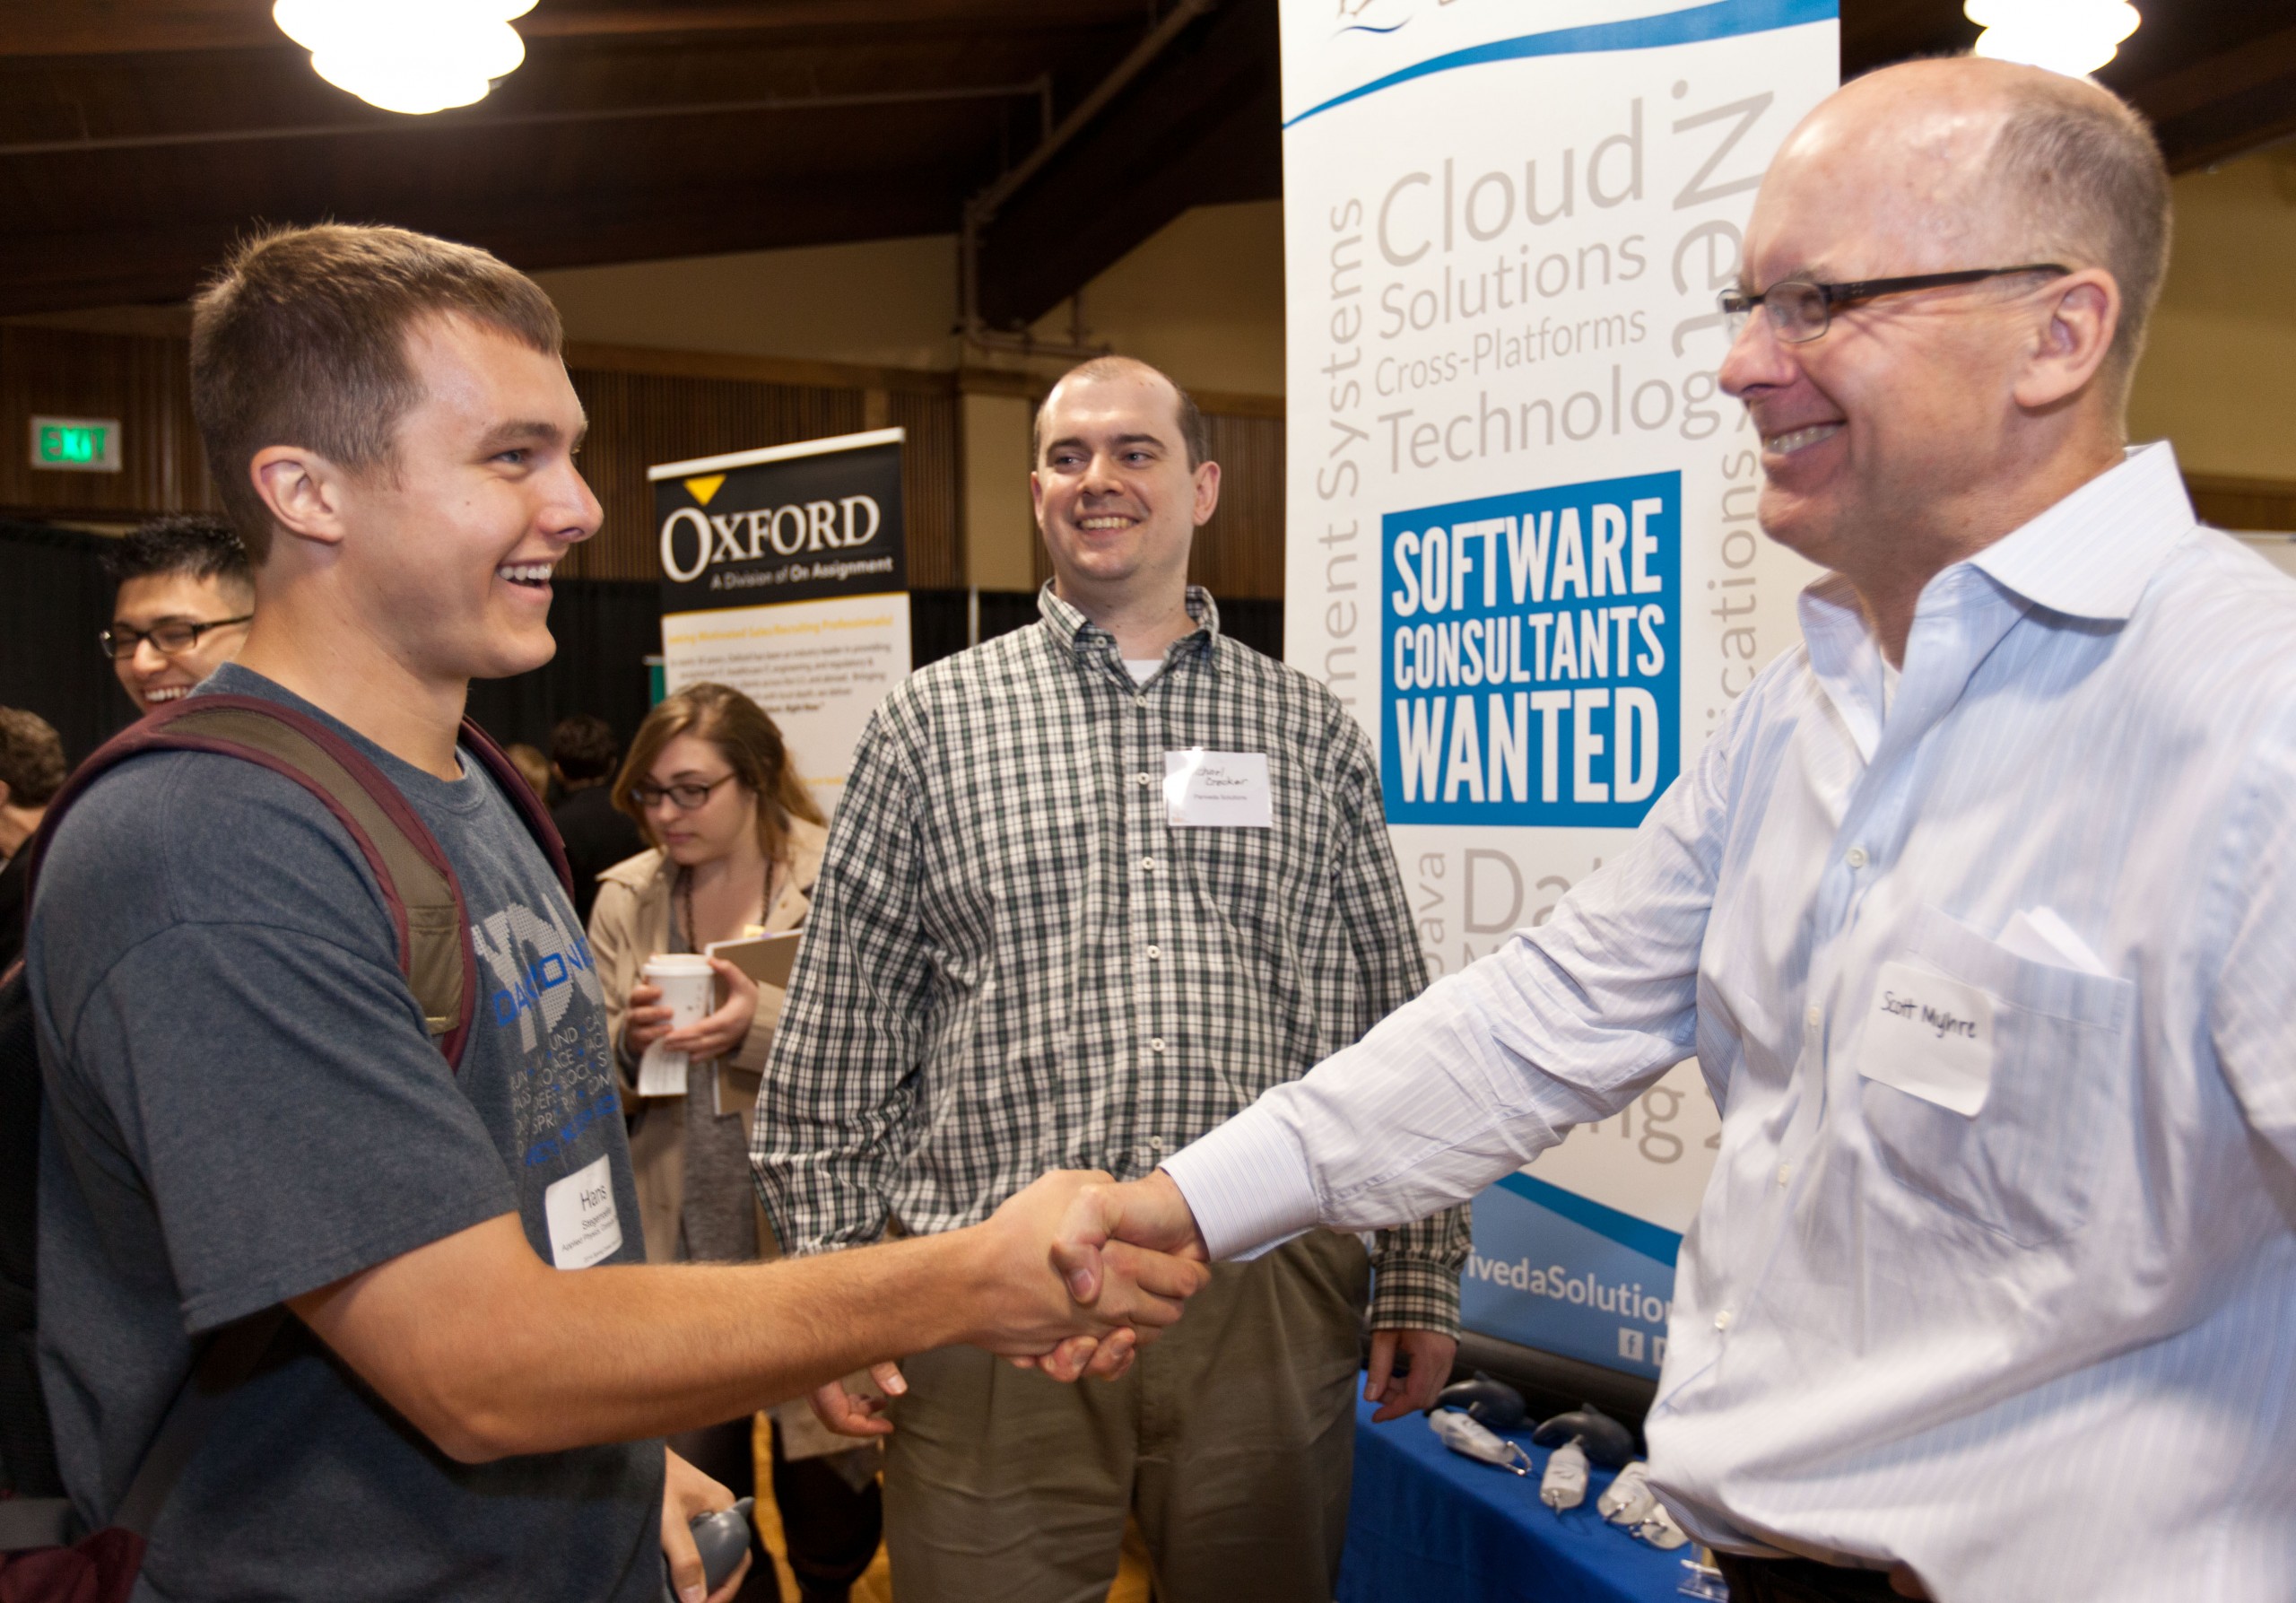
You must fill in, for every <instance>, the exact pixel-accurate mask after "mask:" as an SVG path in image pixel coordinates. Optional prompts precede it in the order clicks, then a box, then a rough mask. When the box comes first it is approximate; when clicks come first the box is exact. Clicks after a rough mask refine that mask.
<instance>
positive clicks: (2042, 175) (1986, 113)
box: [1773, 57, 2169, 389]
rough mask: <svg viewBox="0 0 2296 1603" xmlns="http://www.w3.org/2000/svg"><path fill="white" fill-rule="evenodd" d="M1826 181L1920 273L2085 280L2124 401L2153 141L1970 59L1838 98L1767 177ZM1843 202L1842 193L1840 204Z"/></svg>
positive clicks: (1913, 66) (2156, 265) (2163, 175)
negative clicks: (2092, 281)
mask: <svg viewBox="0 0 2296 1603" xmlns="http://www.w3.org/2000/svg"><path fill="white" fill-rule="evenodd" d="M1796 165H1804V166H1813V165H1814V166H1821V167H1823V168H1825V169H1828V170H1830V174H1831V179H1832V181H1834V182H1835V183H1837V184H1839V186H1840V187H1842V189H1843V191H1844V193H1843V194H1842V196H1841V197H1840V198H1841V201H1842V202H1843V203H1844V204H1846V205H1847V204H1850V203H1852V202H1855V203H1856V209H1857V211H1859V212H1862V213H1865V222H1867V223H1868V224H1870V225H1872V226H1875V227H1877V228H1878V229H1879V230H1881V231H1883V233H1885V234H1888V235H1894V236H1896V238H1895V239H1894V240H1892V243H1893V244H1895V245H1897V246H1898V247H1900V248H1899V250H1898V252H1897V254H1896V256H1895V257H1894V258H1893V259H1898V260H1906V261H1908V262H1909V265H1908V266H1901V267H1893V268H1891V269H1889V271H1892V272H1900V273H1910V272H1918V271H1921V270H1922V266H1914V265H1910V263H1911V258H1910V257H1909V256H1908V255H1907V254H1906V252H1907V250H1908V249H1911V250H1915V251H1918V253H1919V260H1920V262H1921V263H1922V264H1923V265H1925V266H1935V267H1936V268H1938V269H1940V270H1945V269H1951V268H1957V267H1976V266H2011V265H2013V264H2020V263H2025V262H2056V263H2058V264H2061V265H2062V266H2067V267H2074V268H2082V267H2100V268H2102V269H2104V270H2105V271H2106V272H2108V273H2109V274H2112V277H2113V280H2114V283H2116V284H2117V285H2118V288H2119V291H2120V300H2121V305H2120V317H2119V322H2118V327H2117V328H2116V330H2115V332H2114V336H2113V344H2112V351H2111V355H2110V359H2109V373H2110V376H2111V377H2112V378H2113V379H2114V380H2115V381H2116V387H2117V388H2122V389H2125V388H2126V381H2127V379H2128V376H2129V374H2130V373H2131V372H2132V371H2133V370H2135V366H2136V359H2137V357H2138V355H2139V354H2140V353H2142V351H2143V349H2144V326H2145V323H2146V320H2147V319H2148V318H2150V316H2151V315H2152V306H2153V303H2154V301H2157V300H2158V299H2159V296H2160V292H2161V279H2162V277H2163V276H2164V275H2165V274H2166V273H2167V271H2168V264H2169V174H2168V169H2167V167H2166V166H2165V165H2164V164H2163V163H2162V161H2161V151H2160V147H2159V145H2158V144H2155V143H2154V141H2153V138H2152V129H2151V128H2150V127H2149V126H2146V124H2145V121H2144V118H2143V117H2141V116H2139V115H2138V114H2137V113H2136V112H2135V110H2134V109H2131V108H2130V107H2129V106H2128V105H2127V104H2126V102H2124V101H2123V100H2120V99H2119V98H2118V97H2117V96H2115V95H2114V94H2112V93H2111V92H2110V91H2107V90H2105V89H2102V88H2100V87H2099V86H2098V85H2097V84H2095V83H2092V82H2090V81H2089V80H2087V79H2083V78H2071V77H2067V76H2066V75H2065V74H2061V73H2052V72H2048V71H2045V70H2044V69H2042V68H2039V67H2033V66H2023V65H2017V64H2014V63H2011V62H2005V61H1989V60H1985V59H1982V58H1979V57H1954V58H1951V59H1941V60H1930V61H1909V62H1905V63H1902V64H1900V65H1896V66H1891V67H1884V68H1883V69H1882V70H1880V71H1879V72H1875V73H1870V74H1866V75H1865V77H1862V78H1858V79H1856V80H1854V81H1853V82H1851V83H1848V84H1845V85H1844V86H1843V87H1842V88H1841V90H1840V91H1839V92H1838V93H1836V94H1834V95H1833V96H1831V98H1829V99H1828V100H1825V101H1824V102H1823V103H1822V105H1820V106H1819V108H1818V109H1816V110H1815V111H1813V112H1812V113H1811V114H1810V116H1809V117H1808V118H1805V120H1804V122H1803V123H1802V125H1801V126H1800V127H1798V128H1796V130H1795V131H1794V133H1793V134H1792V135H1790V136H1789V137H1788V138H1787V143H1786V145H1785V147H1784V148H1783V149H1782V150H1781V151H1780V152H1779V161H1778V163H1777V166H1776V168H1774V169H1773V170H1777V168H1791V167H1794V166H1796ZM1852 191H1854V192H1855V193H1854V194H1853V193H1852Z"/></svg>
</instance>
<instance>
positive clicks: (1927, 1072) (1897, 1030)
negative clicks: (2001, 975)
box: [1857, 963, 1994, 1119]
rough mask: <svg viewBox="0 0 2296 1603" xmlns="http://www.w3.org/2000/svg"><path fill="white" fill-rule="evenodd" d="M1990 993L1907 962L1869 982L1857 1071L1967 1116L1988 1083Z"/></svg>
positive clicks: (1889, 965) (1973, 1111)
mask: <svg viewBox="0 0 2296 1603" xmlns="http://www.w3.org/2000/svg"><path fill="white" fill-rule="evenodd" d="M1993 1006H1994V1004H1993V998H1992V996H1991V994H1990V993H1988V992H1987V991H1984V990H1980V989H1979V988H1978V987H1976V986H1974V985H1965V984H1963V983H1962V982H1961V981H1960V980H1949V979H1947V978H1946V977H1945V976H1944V975H1943V974H1936V973H1932V972H1931V971H1928V970H1926V969H1917V968H1915V967H1914V966H1913V965H1912V964H1911V963H1883V965H1882V971H1881V973H1880V974H1879V975H1878V976H1877V977H1876V978H1875V979H1874V1000H1873V1004H1872V1006H1871V1007H1870V1008H1869V1009H1868V1010H1867V1013H1866V1016H1865V1041H1863V1043H1862V1044H1861V1045H1860V1047H1859V1049H1858V1060H1857V1072H1858V1073H1859V1074H1861V1075H1864V1076H1865V1077H1866V1078H1867V1079H1869V1080H1879V1081H1880V1082H1881V1083H1882V1084H1883V1085H1893V1086H1895V1087H1896V1088H1897V1089H1898V1090H1900V1091H1902V1092H1904V1093H1906V1094H1907V1095H1909V1096H1918V1097H1919V1098H1920V1099H1921V1100H1922V1101H1924V1102H1935V1103H1936V1104H1937V1105H1938V1106H1939V1107H1941V1108H1950V1109H1952V1111H1954V1112H1956V1113H1959V1114H1960V1115H1961V1117H1962V1118H1964V1119H1974V1118H1975V1117H1976V1116H1977V1112H1978V1110H1979V1109H1980V1108H1982V1107H1984V1106H1985V1096H1986V1093H1987V1091H1989V1090H1991V1089H1992V1086H1993Z"/></svg>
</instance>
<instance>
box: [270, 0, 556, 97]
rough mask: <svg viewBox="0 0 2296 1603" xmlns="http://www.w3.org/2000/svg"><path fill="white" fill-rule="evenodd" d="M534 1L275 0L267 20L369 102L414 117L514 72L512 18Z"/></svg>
mask: <svg viewBox="0 0 2296 1603" xmlns="http://www.w3.org/2000/svg"><path fill="white" fill-rule="evenodd" d="M534 7H535V0H276V4H274V5H273V6H272V8H271V20H272V21H273V22H276V23H278V24H279V30H280V31H281V32H282V33H284V34H285V35H286V36H287V37H288V38H289V39H293V40H294V41H295V42H296V43H297V44H299V45H300V46H302V47H303V48H305V49H307V50H309V52H310V53H311V70H312V71H313V72H315V73H317V74H318V75H319V76H320V77H322V78H325V79H326V81H327V82H328V83H332V84H334V85H335V87H336V88H337V89H342V90H347V91H350V92H351V93H352V94H355V95H357V96H358V97H359V98H360V99H361V100H364V101H366V102H367V103H368V104H369V105H370V106H379V107H381V108H382V109H384V110H386V111H398V112H404V113H405V114H406V115H408V116H410V117H420V116H422V115H424V114H426V113H429V112H432V111H444V110H446V109H448V108H449V107H453V106H467V105H469V104H471V103H472V102H473V101H474V100H484V99H485V98H486V91H488V90H490V89H491V88H493V87H494V81H495V80H496V79H498V78H502V77H507V76H508V75H509V74H511V73H514V72H516V71H517V69H518V64H519V63H520V62H522V61H524V60H525V59H526V41H525V40H523V39H520V38H519V37H518V30H517V29H515V28H513V27H511V26H510V19H511V18H513V17H520V16H524V15H526V13H528V12H530V11H532V10H533V9H534Z"/></svg>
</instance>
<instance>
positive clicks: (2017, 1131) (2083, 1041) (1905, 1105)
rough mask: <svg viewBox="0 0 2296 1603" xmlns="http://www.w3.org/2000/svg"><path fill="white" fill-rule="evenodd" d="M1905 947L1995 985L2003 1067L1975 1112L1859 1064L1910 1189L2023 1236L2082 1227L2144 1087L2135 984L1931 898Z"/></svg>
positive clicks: (1891, 1164)
mask: <svg viewBox="0 0 2296 1603" xmlns="http://www.w3.org/2000/svg"><path fill="white" fill-rule="evenodd" d="M1907 955H1908V956H1909V957H1910V958H1911V959H1912V960H1913V961H1915V962H1916V963H1919V964H1922V965H1924V966H1926V967H1929V968H1933V969H1935V970H1936V971H1938V972H1940V973H1943V974H1945V975H1948V976H1950V977H1951V978H1952V979H1954V980H1960V981H1961V982H1962V983H1963V984H1965V985H1971V986H1975V987H1977V988H1978V989H1981V990H1983V991H1985V992H1987V994H1988V995H1989V996H1990V997H1991V998H1992V1000H1993V1005H1994V1011H1993V1032H1994V1036H1993V1039H1994V1049H1993V1065H1992V1071H1991V1076H1990V1080H1989V1083H1988V1086H1987V1093H1986V1098H1985V1103H1984V1105H1983V1106H1982V1107H1980V1108H1979V1110H1978V1111H1977V1112H1976V1113H1975V1114H1973V1115H1970V1116H1967V1117H1964V1116H1963V1115H1961V1114H1959V1113H1956V1112H1954V1111H1952V1110H1951V1109H1949V1108H1944V1107H1940V1106H1938V1105H1937V1104H1936V1103H1935V1102H1926V1101H1925V1100H1923V1099H1922V1098H1920V1097H1918V1096H1914V1095H1911V1094H1909V1093H1906V1092H1903V1091H1900V1090H1898V1089H1897V1088H1896V1087H1895V1086H1892V1085H1883V1084H1882V1083H1881V1082H1879V1081H1877V1080H1871V1079H1867V1078H1865V1076H1862V1075H1861V1076H1859V1077H1858V1079H1857V1087H1858V1093H1859V1095H1860V1098H1861V1099H1862V1108H1863V1112H1864V1117H1865V1128H1866V1131H1867V1133H1868V1135H1869V1136H1870V1137H1872V1139H1873V1142H1874V1147H1875V1149H1876V1151H1877V1152H1878V1154H1879V1155H1880V1157H1881V1160H1882V1162H1883V1163H1884V1164H1885V1165H1886V1166H1887V1167H1888V1169H1889V1171H1890V1172H1891V1173H1892V1175H1894V1176H1895V1177H1896V1178H1897V1179H1898V1180H1900V1182H1901V1183H1903V1184H1904V1185H1905V1187H1906V1188H1907V1189H1909V1190H1911V1191H1914V1192H1917V1193H1918V1194H1919V1195H1921V1196H1923V1197H1926V1198H1929V1199H1930V1200H1931V1201H1933V1202H1935V1203H1937V1204H1938V1205H1940V1206H1941V1207H1945V1208H1947V1209H1950V1210H1951V1211H1952V1212H1953V1213H1956V1214H1959V1215H1961V1216H1963V1217H1964V1218H1967V1219H1970V1220H1971V1221H1973V1222H1975V1223H1976V1224H1980V1225H1982V1226H1984V1227H1985V1228H1986V1229H1987V1230H1989V1231H1992V1232H1994V1233H1996V1234H1999V1235H2002V1236H2004V1237H2006V1238H2007V1239H2008V1240H2009V1241H2013V1242H2014V1243H2015V1244H2016V1245H2018V1246H2020V1247H2034V1246H2039V1245H2042V1244H2045V1243H2047V1242H2049V1241H2060V1240H2062V1239H2064V1238H2065V1237H2066V1236H2068V1235H2071V1234H2073V1233H2074V1232H2075V1231H2077V1230H2079V1229H2080V1228H2081V1227H2082V1225H2083V1224H2086V1223H2087V1222H2088V1217H2089V1210H2090V1206H2091V1203H2092V1198H2093V1193H2094V1191H2095V1189H2096V1179H2097V1169H2098V1165H2099V1161H2100V1155H2101V1154H2102V1152H2103V1150H2104V1148H2105V1147H2106V1146H2108V1145H2109V1142H2110V1139H2111V1135H2112V1131H2113V1130H2114V1128H2117V1125H2118V1123H2119V1122H2121V1121H2123V1120H2125V1118H2126V1110H2127V1108H2128V1106H2129V1104H2130V1099H2131V1097H2132V1096H2133V1094H2134V1085H2133V1081H2134V1077H2135V1075H2134V1068H2133V1059H2134V1050H2133V1042H2134V1039H2135V1028H2134V1025H2133V1022H2132V1021H2133V1018H2134V1015H2135V998H2136V987H2135V985H2134V984H2133V983H2132V982H2130V981H2129V980H2122V979H2117V978H2114V977H2112V976H2109V975H2103V974H2086V973H2083V972H2081V971H2077V970H2074V969H2066V968H2058V967H2056V966H2055V965H2053V964H2049V963H2035V962H2032V961H2031V960H2030V959H2027V958H2023V957H2020V956H2018V955H2017V954H2014V953H2013V952H2010V951H2008V950H2007V949H2005V948H2004V947H2002V946H1999V945H1996V944H1995V943H1994V942H1992V941H1990V940H1988V939H1987V938H1986V937H1983V936H1981V935H1979V934H1978V933H1977V932H1976V931H1975V930H1973V929H1971V928H1969V927H1968V926H1967V925H1965V924H1962V923H1961V922H1960V921H1959V920H1958V919H1953V918H1952V917H1950V916H1949V915H1947V914H1945V913H1944V912H1941V911H1939V910H1937V909H1935V908H1934V907H1923V908H1922V909H1920V910H1919V911H1918V914H1917V915H1916V918H1915V920H1914V926H1913V930H1912V939H1911V941H1910V943H1909V950H1908V952H1907ZM1874 983H1878V980H1877V981H1874ZM1868 1027H1869V1028H1870V1027H1871V1026H1870V1025H1869V1026H1868ZM1859 1044H1860V1046H1861V1047H1862V1045H1863V1037H1862V1035H1861V1039H1860V1043H1859ZM1852 1050H1857V1048H1853V1049H1852ZM1852 1067H1856V1063H1855V1060H1854V1059H1853V1062H1852Z"/></svg>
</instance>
